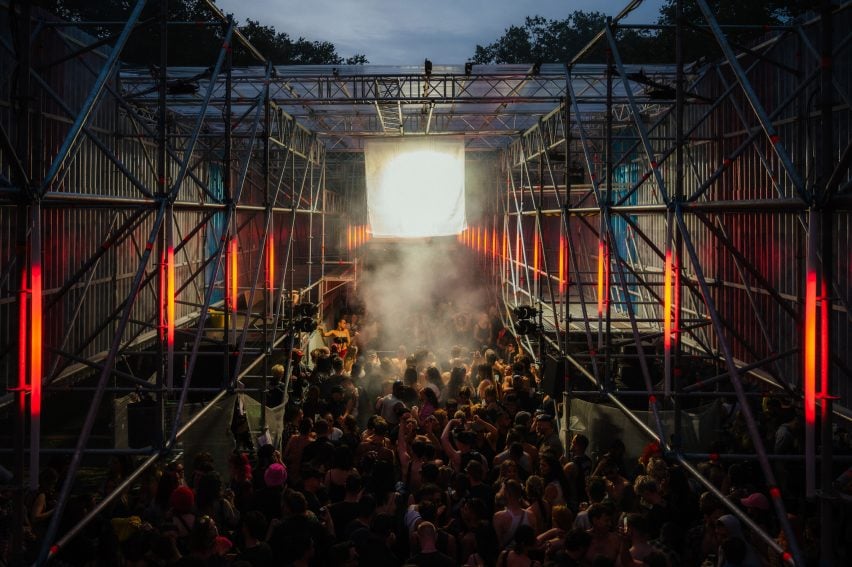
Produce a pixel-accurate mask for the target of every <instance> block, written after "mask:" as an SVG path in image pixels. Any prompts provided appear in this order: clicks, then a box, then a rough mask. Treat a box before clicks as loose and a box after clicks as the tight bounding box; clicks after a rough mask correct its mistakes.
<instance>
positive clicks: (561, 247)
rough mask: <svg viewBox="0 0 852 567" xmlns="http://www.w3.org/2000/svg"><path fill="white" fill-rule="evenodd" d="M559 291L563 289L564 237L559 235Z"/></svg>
mask: <svg viewBox="0 0 852 567" xmlns="http://www.w3.org/2000/svg"><path fill="white" fill-rule="evenodd" d="M559 291H560V292H562V291H565V237H564V236H562V235H560V236H559Z"/></svg>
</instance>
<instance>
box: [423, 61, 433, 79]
mask: <svg viewBox="0 0 852 567" xmlns="http://www.w3.org/2000/svg"><path fill="white" fill-rule="evenodd" d="M423 67H424V68H425V69H426V76H427V77H428V76H429V75H431V74H432V62H431V61H429V59H426V61H424V62H423Z"/></svg>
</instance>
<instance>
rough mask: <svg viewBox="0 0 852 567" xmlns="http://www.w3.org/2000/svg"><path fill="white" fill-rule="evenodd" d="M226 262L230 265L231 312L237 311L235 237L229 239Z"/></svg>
mask: <svg viewBox="0 0 852 567" xmlns="http://www.w3.org/2000/svg"><path fill="white" fill-rule="evenodd" d="M228 262H229V263H230V269H229V277H230V280H231V281H230V294H229V295H230V300H231V311H236V310H237V237H236V236H234V237H233V238H231V242H230V243H229V244H228Z"/></svg>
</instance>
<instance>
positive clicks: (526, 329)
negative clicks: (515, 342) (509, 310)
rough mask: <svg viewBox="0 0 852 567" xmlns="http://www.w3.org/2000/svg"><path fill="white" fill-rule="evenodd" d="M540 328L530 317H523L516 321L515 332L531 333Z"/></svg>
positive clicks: (521, 333) (520, 333)
mask: <svg viewBox="0 0 852 567" xmlns="http://www.w3.org/2000/svg"><path fill="white" fill-rule="evenodd" d="M537 330H538V327H537V326H536V324H535V323H533V322H532V321H530V320H529V319H521V320H520V321H517V322H515V332H516V333H517V334H518V335H521V336H523V335H531V334H533V333H535V332H536V331H537Z"/></svg>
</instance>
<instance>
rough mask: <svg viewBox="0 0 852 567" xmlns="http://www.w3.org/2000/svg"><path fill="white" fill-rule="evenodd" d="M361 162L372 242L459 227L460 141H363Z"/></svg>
mask: <svg viewBox="0 0 852 567" xmlns="http://www.w3.org/2000/svg"><path fill="white" fill-rule="evenodd" d="M365 162H366V164H365V165H366V175H367V209H368V211H369V214H370V228H371V229H372V232H373V237H374V238H422V237H428V236H448V235H453V234H458V233H460V232H461V231H462V230H464V229H465V212H464V139H463V138H460V137H458V138H457V137H453V138H435V137H432V138H425V137H422V138H420V139H404V138H394V139H391V140H368V141H367V145H366V148H365Z"/></svg>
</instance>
